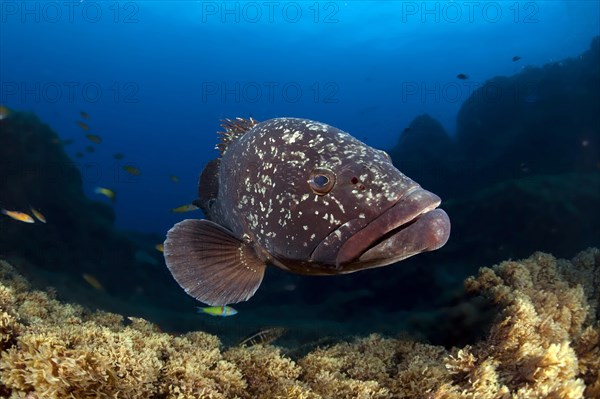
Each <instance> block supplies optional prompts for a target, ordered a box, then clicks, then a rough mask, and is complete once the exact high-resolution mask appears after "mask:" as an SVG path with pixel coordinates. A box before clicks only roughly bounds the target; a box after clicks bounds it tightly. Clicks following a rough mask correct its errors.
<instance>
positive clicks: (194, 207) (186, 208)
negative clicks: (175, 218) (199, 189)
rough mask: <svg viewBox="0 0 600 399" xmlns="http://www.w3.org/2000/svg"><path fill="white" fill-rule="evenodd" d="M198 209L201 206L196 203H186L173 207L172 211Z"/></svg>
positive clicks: (181, 211) (180, 211)
mask: <svg viewBox="0 0 600 399" xmlns="http://www.w3.org/2000/svg"><path fill="white" fill-rule="evenodd" d="M197 209H199V208H198V207H197V206H196V205H194V204H185V205H181V206H178V207H177V208H172V209H171V212H175V213H184V212H191V211H195V210H197Z"/></svg>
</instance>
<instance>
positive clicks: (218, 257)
mask: <svg viewBox="0 0 600 399" xmlns="http://www.w3.org/2000/svg"><path fill="white" fill-rule="evenodd" d="M164 255H165V260H166V263H167V267H168V268H169V270H170V271H171V274H172V275H173V277H174V278H175V280H176V281H177V282H178V283H179V285H180V286H181V287H182V288H183V289H184V290H185V292H187V293H188V294H189V295H191V296H193V297H194V298H196V299H197V300H199V301H201V302H204V303H207V304H209V305H211V306H223V305H228V304H231V303H237V302H242V301H246V300H248V299H249V298H250V297H251V296H252V295H254V293H255V292H256V290H257V289H258V287H259V286H260V283H261V282H262V279H263V276H264V273H265V268H266V265H265V263H264V262H263V261H262V260H260V259H259V258H258V256H257V255H256V253H255V252H254V249H253V248H252V247H250V246H248V245H247V244H245V243H243V242H241V241H240V240H238V239H237V238H235V237H234V236H233V235H232V234H231V232H230V231H229V230H227V229H226V228H224V227H222V226H220V225H218V224H216V223H213V222H211V221H209V220H197V219H186V220H184V221H182V222H179V223H177V224H176V225H175V226H173V227H172V228H171V230H169V232H168V233H167V239H166V241H165V243H164Z"/></svg>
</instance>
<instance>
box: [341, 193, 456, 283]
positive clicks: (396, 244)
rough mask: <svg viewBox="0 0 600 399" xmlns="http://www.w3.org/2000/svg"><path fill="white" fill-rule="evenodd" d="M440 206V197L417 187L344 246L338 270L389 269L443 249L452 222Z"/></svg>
mask: <svg viewBox="0 0 600 399" xmlns="http://www.w3.org/2000/svg"><path fill="white" fill-rule="evenodd" d="M440 203H441V199H440V198H439V197H438V196H437V195H435V194H433V193H431V192H429V191H427V190H424V189H422V188H421V187H419V186H417V187H414V188H413V189H412V190H411V191H410V192H409V193H407V194H406V195H403V196H402V198H401V199H400V200H399V201H398V202H396V204H394V205H393V206H392V207H391V208H389V209H387V210H386V211H385V212H383V213H382V214H381V215H379V216H377V217H376V218H375V219H373V220H371V221H370V222H369V223H368V224H367V225H366V226H364V227H363V228H362V229H361V230H359V231H357V232H356V233H354V234H353V235H352V236H351V237H349V238H348V239H347V240H346V241H345V242H344V243H343V244H342V246H341V247H340V249H339V251H338V253H337V257H336V267H337V268H339V269H342V270H344V271H348V272H350V271H354V270H361V269H367V268H373V267H379V266H385V265H389V264H391V263H395V262H398V261H400V260H402V259H406V258H408V257H410V256H413V255H416V254H418V253H421V252H427V251H433V250H435V249H438V248H440V247H442V246H443V245H444V244H445V243H446V241H448V237H449V236H450V219H449V218H448V215H447V214H446V212H444V211H443V210H442V209H437V207H438V206H439V205H440Z"/></svg>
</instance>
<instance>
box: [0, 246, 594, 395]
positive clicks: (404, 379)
mask: <svg viewBox="0 0 600 399" xmlns="http://www.w3.org/2000/svg"><path fill="white" fill-rule="evenodd" d="M598 282H600V251H599V250H597V249H588V250H587V251H584V252H582V253H580V254H579V255H577V256H576V257H575V258H574V259H573V260H572V261H570V262H569V261H566V260H557V259H555V258H554V257H552V256H551V255H547V254H543V253H536V254H534V255H533V256H531V257H530V258H528V259H525V260H522V261H517V262H514V261H509V262H503V263H500V264H499V265H497V266H494V267H492V268H482V269H481V270H480V272H479V274H478V276H477V277H472V278H469V279H468V280H467V282H466V287H467V289H468V290H470V291H472V292H476V293H481V294H484V295H486V296H488V297H489V298H490V299H491V300H492V301H494V302H495V303H497V304H498V306H499V308H500V313H499V314H498V316H497V319H496V321H495V323H494V324H493V326H492V328H491V330H490V332H489V334H488V336H487V338H486V339H485V340H483V341H481V342H478V343H476V344H473V345H472V346H466V347H464V348H454V349H452V350H450V351H448V350H446V349H444V348H443V347H440V346H433V345H428V344H424V343H418V342H414V341H411V340H407V339H386V338H382V337H380V336H379V335H376V334H373V335H370V336H368V337H366V338H361V339H358V340H355V341H354V342H341V343H338V344H335V345H333V346H330V347H328V348H321V349H319V348H317V349H314V350H312V351H311V352H309V353H308V354H306V355H304V356H302V357H301V358H300V359H298V360H297V361H294V360H292V359H291V358H289V357H288V356H286V355H284V354H283V353H282V351H281V349H279V348H277V347H275V346H272V345H256V346H252V347H249V348H242V347H234V348H231V349H228V350H226V351H223V349H222V347H221V343H220V341H219V339H218V338H217V337H215V336H212V335H209V334H206V333H204V332H200V331H199V332H193V333H188V334H186V335H183V336H180V337H173V336H171V335H168V334H166V333H161V332H159V330H158V329H157V328H156V326H154V325H153V324H152V323H150V322H147V321H145V320H143V319H132V320H131V322H130V323H128V325H125V324H124V323H123V317H122V316H120V315H116V314H111V313H106V312H93V313H92V312H89V311H86V310H85V309H83V308H82V307H81V306H78V305H69V304H62V303H60V302H58V301H56V300H55V299H53V298H52V297H51V295H49V294H47V293H44V292H41V291H32V290H30V288H29V286H28V284H27V282H26V281H25V280H24V279H23V278H22V277H20V276H19V275H18V274H17V273H16V272H15V271H14V269H13V268H12V267H11V266H10V265H9V264H7V263H6V262H2V261H0V349H1V356H0V396H1V397H7V398H28V399H35V398H37V399H41V398H44V399H45V398H50V399H52V398H66V397H76V398H108V397H111V398H112V397H121V398H149V399H159V398H160V399H166V398H181V399H183V398H223V399H224V398H311V399H312V398H314V399H317V398H340V399H344V398H348V399H350V398H501V397H514V398H542V397H544V398H546V397H557V398H558V397H560V398H580V397H587V398H596V397H600V344H599V340H600V338H599V335H600V334H599V327H598V313H597V312H598V308H599V306H598V305H599V302H600V298H599V293H600V288H599V287H598Z"/></svg>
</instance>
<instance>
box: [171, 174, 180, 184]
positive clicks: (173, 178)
mask: <svg viewBox="0 0 600 399" xmlns="http://www.w3.org/2000/svg"><path fill="white" fill-rule="evenodd" d="M169 179H171V181H172V182H173V183H179V177H178V176H175V175H171V176H169Z"/></svg>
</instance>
